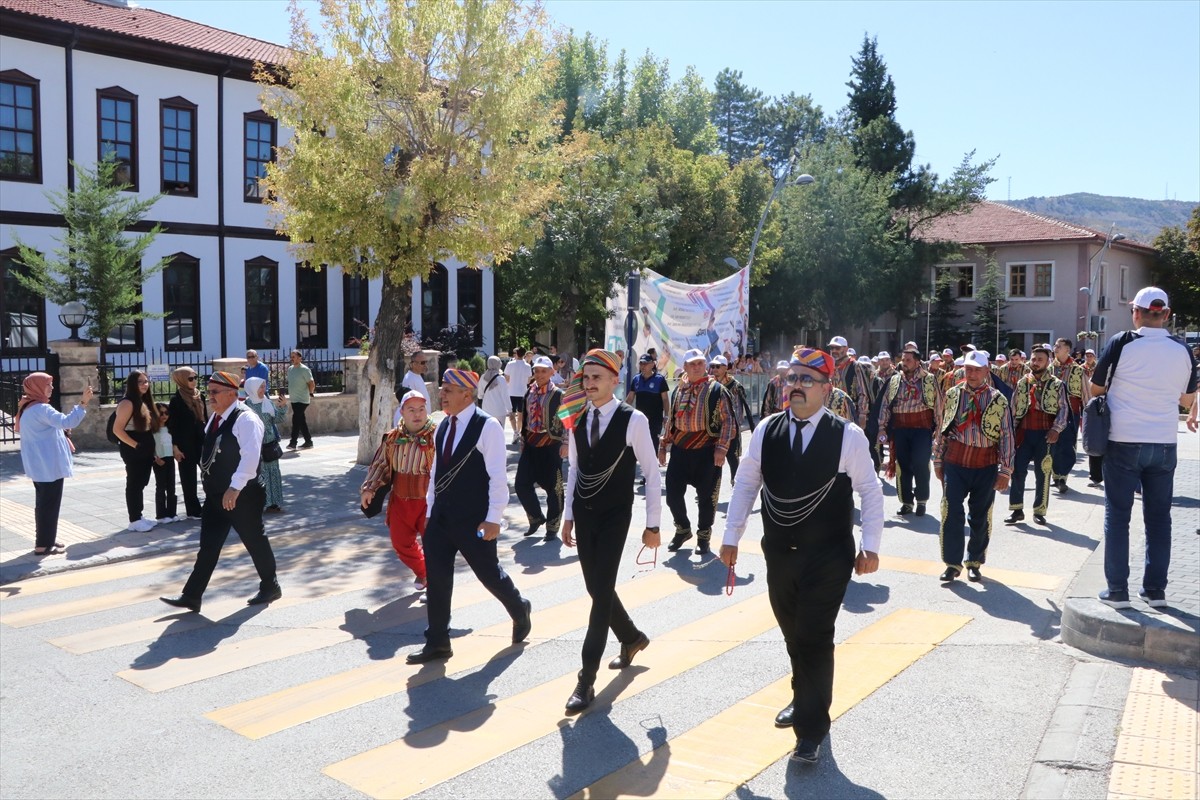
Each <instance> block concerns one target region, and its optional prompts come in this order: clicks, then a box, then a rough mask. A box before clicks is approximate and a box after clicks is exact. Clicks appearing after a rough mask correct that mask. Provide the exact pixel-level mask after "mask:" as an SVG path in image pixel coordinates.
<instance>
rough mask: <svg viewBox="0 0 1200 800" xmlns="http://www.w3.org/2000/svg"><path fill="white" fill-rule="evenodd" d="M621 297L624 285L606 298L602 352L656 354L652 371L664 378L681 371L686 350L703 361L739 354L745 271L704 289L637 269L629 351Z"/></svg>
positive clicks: (742, 346)
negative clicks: (701, 355)
mask: <svg viewBox="0 0 1200 800" xmlns="http://www.w3.org/2000/svg"><path fill="white" fill-rule="evenodd" d="M626 297H627V295H626V290H625V286H624V285H618V286H617V288H616V292H615V294H614V295H610V297H609V300H608V312H609V314H608V323H607V324H606V325H605V327H604V342H605V344H604V347H605V349H607V350H617V349H621V350H624V351H626V354H627V355H632V356H635V357H636V356H640V355H642V354H643V353H645V352H647V351H648V350H650V349H651V348H653V349H654V350H655V352H656V353H657V354H658V371H659V372H660V373H662V374H663V375H665V376H666V377H668V378H671V377H673V376H674V374H675V370H676V369H677V368H680V367H682V366H683V363H682V358H683V353H684V351H686V350H690V349H692V348H696V349H698V350H702V351H704V354H705V356H707V357H708V358H712V357H713V356H717V355H727V356H728V357H729V358H730V360H732V359H734V358H737V357H738V356H739V355H741V354H742V353H743V352H744V350H745V346H746V345H745V341H746V316H747V313H748V311H749V308H748V302H749V297H750V273H749V272H747V271H746V270H745V269H741V270H738V271H737V272H736V273H734V274H733V275H731V276H729V277H728V278H725V279H724V280H719V281H716V282H714V283H704V284H692V283H680V282H678V281H673V280H671V279H669V278H665V277H663V276H662V275H659V274H658V273H657V272H653V271H651V270H642V288H641V298H640V300H641V302H640V303H639V304H638V310H637V312H636V314H637V327H636V330H637V336H636V337H635V339H634V341H633V346H632V348H630V347H629V345H628V343H626V341H625V316H626V312H627V310H628V305H627V300H626ZM631 349H632V351H633V352H632V353H629V351H630V350H631ZM635 363H636V362H635Z"/></svg>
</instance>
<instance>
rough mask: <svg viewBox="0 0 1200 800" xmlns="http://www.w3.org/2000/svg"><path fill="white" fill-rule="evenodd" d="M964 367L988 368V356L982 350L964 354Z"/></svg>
mask: <svg viewBox="0 0 1200 800" xmlns="http://www.w3.org/2000/svg"><path fill="white" fill-rule="evenodd" d="M963 366H964V367H983V368H984V369H987V368H988V354H987V353H985V352H984V351H982V350H972V351H970V352H969V353H964V354H963Z"/></svg>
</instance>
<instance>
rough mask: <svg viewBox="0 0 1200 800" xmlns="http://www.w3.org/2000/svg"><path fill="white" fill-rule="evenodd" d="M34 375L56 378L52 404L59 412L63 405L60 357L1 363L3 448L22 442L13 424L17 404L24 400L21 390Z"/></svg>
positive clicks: (0, 433)
mask: <svg viewBox="0 0 1200 800" xmlns="http://www.w3.org/2000/svg"><path fill="white" fill-rule="evenodd" d="M31 372H45V373H48V374H49V375H50V376H51V377H52V378H54V392H53V393H52V394H51V395H50V404H51V405H53V406H54V407H55V408H58V407H59V405H60V402H61V400H60V396H59V391H58V355H57V354H55V353H46V354H44V355H34V356H15V357H8V358H3V359H0V444H11V443H18V442H20V441H21V435H20V434H19V433H17V429H16V426H15V425H14V424H13V423H14V418H15V415H16V413H17V404H18V403H19V402H20V400H21V393H22V388H21V386H22V384H23V383H24V382H25V378H26V377H28V375H29V374H30V373H31Z"/></svg>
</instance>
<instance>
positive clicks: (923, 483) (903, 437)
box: [892, 428, 933, 506]
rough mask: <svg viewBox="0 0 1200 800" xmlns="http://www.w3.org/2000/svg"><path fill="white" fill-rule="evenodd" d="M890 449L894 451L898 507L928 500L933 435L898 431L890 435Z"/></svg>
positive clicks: (917, 430)
mask: <svg viewBox="0 0 1200 800" xmlns="http://www.w3.org/2000/svg"><path fill="white" fill-rule="evenodd" d="M892 447H894V448H896V491H897V492H899V494H900V503H901V504H902V505H906V506H910V505H912V503H913V499H914V498H913V486H914V484H915V485H916V501H917V502H918V503H924V502H927V501H928V500H929V456H930V454H931V453H932V452H933V431H931V430H929V429H928V428H897V429H895V430H894V431H892Z"/></svg>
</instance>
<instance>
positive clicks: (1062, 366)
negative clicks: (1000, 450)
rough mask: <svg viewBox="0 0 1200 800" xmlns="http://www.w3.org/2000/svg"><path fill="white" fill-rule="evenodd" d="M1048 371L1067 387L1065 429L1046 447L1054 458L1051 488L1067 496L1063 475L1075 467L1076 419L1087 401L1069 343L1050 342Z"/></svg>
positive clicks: (1079, 368) (1080, 373)
mask: <svg viewBox="0 0 1200 800" xmlns="http://www.w3.org/2000/svg"><path fill="white" fill-rule="evenodd" d="M1050 371H1051V372H1052V373H1053V374H1054V377H1056V378H1058V379H1059V380H1060V381H1062V382H1063V384H1064V385H1065V386H1066V387H1067V401H1068V402H1069V403H1070V406H1071V407H1070V409H1069V410H1068V418H1067V427H1066V428H1064V429H1063V432H1062V434H1061V435H1060V436H1059V437H1058V441H1056V442H1055V443H1054V445H1053V446H1052V447H1051V448H1050V455H1051V457H1052V458H1053V459H1054V476H1053V478H1054V487H1055V488H1056V489H1058V493H1059V494H1066V493H1067V475H1069V474H1071V470H1072V469H1074V467H1075V443H1076V441H1078V438H1079V420H1080V419H1082V418H1083V407H1084V405H1085V404H1086V403H1087V401H1088V400H1089V399H1090V398H1091V395H1090V393H1089V392H1088V381H1087V378H1086V377H1085V376H1084V373H1083V367H1082V366H1080V365H1079V364H1076V363H1075V359H1073V358H1071V340H1070V339H1057V340H1055V342H1054V358H1053V359H1052V360H1051V362H1050Z"/></svg>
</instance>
